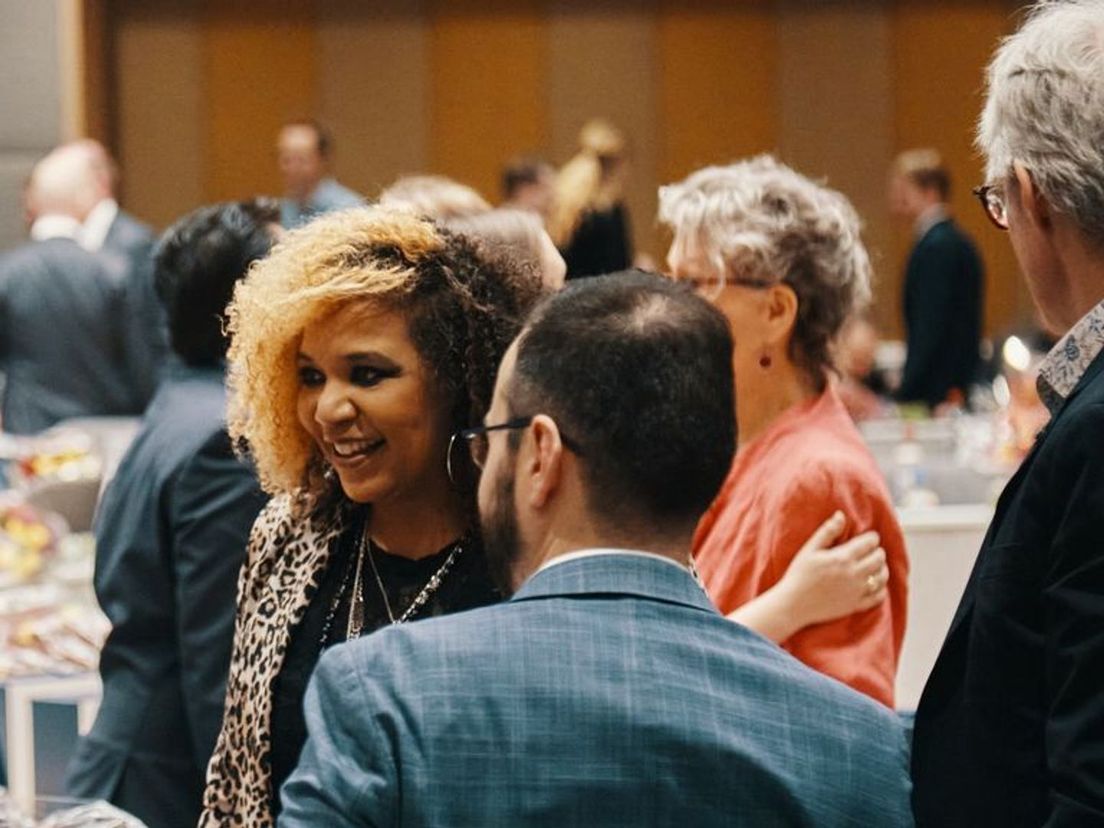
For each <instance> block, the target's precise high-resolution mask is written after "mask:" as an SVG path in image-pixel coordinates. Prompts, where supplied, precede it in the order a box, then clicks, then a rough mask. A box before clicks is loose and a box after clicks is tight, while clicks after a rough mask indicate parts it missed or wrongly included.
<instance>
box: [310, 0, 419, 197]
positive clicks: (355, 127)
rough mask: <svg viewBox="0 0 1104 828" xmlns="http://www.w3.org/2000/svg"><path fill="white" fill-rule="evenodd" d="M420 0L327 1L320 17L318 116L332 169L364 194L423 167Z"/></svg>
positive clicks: (368, 194) (370, 194)
mask: <svg viewBox="0 0 1104 828" xmlns="http://www.w3.org/2000/svg"><path fill="white" fill-rule="evenodd" d="M424 5H425V4H424V2H423V0H401V2H390V3H386V4H384V3H378V4H377V6H378V8H375V9H373V10H372V11H371V13H366V12H365V6H364V3H363V2H362V0H326V2H325V3H324V4H323V5H322V6H320V7H319V9H318V13H319V20H318V75H317V84H318V89H317V95H318V101H319V103H318V111H317V114H318V117H319V118H321V119H322V121H323V122H324V123H325V124H326V125H327V126H328V127H329V128H330V129H331V130H332V132H333V135H334V144H335V158H334V163H333V170H334V173H335V174H336V176H337V177H338V179H339V180H341V181H342V183H344V184H346V185H347V186H349V187H352V188H353V189H355V190H357V191H359V192H361V193H364V194H365V195H367V196H369V197H375V196H376V195H377V194H378V193H379V191H380V190H381V189H382V188H383V187H385V186H387V185H388V184H390V183H391V182H392V181H393V180H394V179H395V178H397V177H398V176H399V175H402V174H404V173H411V172H417V171H420V170H423V169H425V168H426V167H427V166H428V157H429V103H428V96H429V72H428V60H429V47H428V43H427V41H428V34H427V27H426V24H425V18H424Z"/></svg>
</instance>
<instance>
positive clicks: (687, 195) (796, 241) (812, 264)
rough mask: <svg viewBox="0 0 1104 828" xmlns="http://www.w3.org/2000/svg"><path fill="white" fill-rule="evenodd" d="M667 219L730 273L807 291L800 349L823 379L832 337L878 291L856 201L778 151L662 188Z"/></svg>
mask: <svg viewBox="0 0 1104 828" xmlns="http://www.w3.org/2000/svg"><path fill="white" fill-rule="evenodd" d="M659 219H660V221H662V222H664V223H665V224H668V225H670V226H671V228H672V229H673V230H674V231H675V235H676V242H677V241H678V239H679V238H681V239H683V240H687V239H692V240H693V241H695V242H696V243H697V244H698V245H699V249H700V251H701V253H702V254H703V255H704V256H705V257H706V258H707V259H708V260H709V261H710V262H711V263H712V265H713V269H714V271H715V272H716V274H717V278H718V282H720V281H722V280H723V279H724V278H725V277H726V276H727V277H729V278H740V279H753V280H756V281H763V282H768V283H772V284H773V283H785V284H787V285H789V286H790V287H791V288H792V289H793V291H794V293H796V294H797V301H798V310H797V321H796V323H795V325H794V333H793V337H792V338H791V341H790V356H791V358H792V359H793V360H794V361H795V363H797V364H798V365H800V366H802V367H803V368H805V369H806V370H807V371H809V373H810V374H811V375H812V376H813V377H814V379H816V380H817V381H818V382H819V381H821V380H822V379H823V377H824V371H825V369H827V368H830V367H832V348H831V345H832V342H833V340H834V339H835V338H836V335H837V334H838V333H839V331H840V329H841V328H842V327H843V323H844V322H845V321H846V320H847V319H848V317H850V316H851V315H852V314H853V313H854V312H855V311H856V310H857V309H858V308H860V307H863V306H865V305H866V303H867V302H868V301H869V299H870V278H871V273H870V258H869V256H868V255H867V252H866V247H865V246H864V245H863V242H862V239H861V230H862V223H861V222H860V220H859V216H858V214H857V213H856V212H855V209H854V207H852V206H851V202H849V201H848V200H847V198H846V197H845V196H844V195H843V194H842V193H839V192H836V191H835V190H830V189H828V188H827V187H823V186H821V185H819V184H817V183H815V182H813V181H811V180H809V179H808V178H806V177H805V176H803V175H801V174H799V173H797V172H795V171H794V170H792V169H791V168H789V167H787V166H786V165H785V164H782V163H780V162H778V161H777V160H775V159H774V158H772V157H771V156H769V155H760V156H758V157H756V158H752V159H749V160H746V161H741V162H739V163H736V164H732V165H730V166H727V167H706V168H705V169H701V170H698V171H697V172H695V173H693V174H692V175H690V177H688V178H687V179H686V180H685V181H682V182H680V183H678V184H669V185H668V186H666V187H661V188H660V190H659Z"/></svg>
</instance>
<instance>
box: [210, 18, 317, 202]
mask: <svg viewBox="0 0 1104 828" xmlns="http://www.w3.org/2000/svg"><path fill="white" fill-rule="evenodd" d="M201 25H202V31H203V70H204V77H203V90H204V99H205V102H206V110H207V117H206V119H205V121H204V124H205V128H206V129H205V141H204V149H203V154H204V158H205V160H206V164H205V172H206V178H205V181H204V188H203V189H204V195H205V197H206V198H207V199H208V200H223V199H235V198H247V197H249V196H252V195H256V194H258V193H269V194H278V193H279V192H280V191H281V189H282V185H281V183H280V176H279V173H278V170H277V168H276V154H275V149H274V147H275V142H276V134H277V132H278V131H279V129H280V126H281V124H283V123H284V122H285V121H287V120H289V119H292V118H301V117H304V116H310V115H312V114H314V110H315V105H316V88H317V84H316V66H315V34H316V24H315V10H314V3H313V2H310V0H299V2H289V1H287V0H285V2H279V1H278V0H235V2H225V0H206V2H205V3H204V4H203V14H202V18H201Z"/></svg>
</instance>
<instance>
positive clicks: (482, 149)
mask: <svg viewBox="0 0 1104 828" xmlns="http://www.w3.org/2000/svg"><path fill="white" fill-rule="evenodd" d="M428 14H429V27H430V36H429V43H430V51H429V64H430V67H429V72H430V118H429V123H430V141H429V144H430V153H429V157H430V162H431V171H432V172H439V173H443V174H445V175H449V176H452V177H454V178H456V179H458V180H460V181H463V182H464V183H466V184H469V185H471V186H473V187H475V188H476V189H477V190H479V191H480V192H481V193H482V194H483V195H484V196H485V197H486V198H488V199H490V200H492V201H495V200H497V199H498V196H499V175H500V172H501V169H502V165H503V163H504V162H505V161H506V160H507V159H508V158H509V157H510V156H512V155H514V154H516V153H519V152H534V151H540V150H541V149H543V147H544V145H545V136H546V132H547V130H546V101H545V95H544V85H543V83H542V80H543V71H542V70H543V66H544V44H545V41H544V37H543V29H544V22H543V19H542V15H541V3H540V2H539V0H432V2H431V3H430V6H429V9H428Z"/></svg>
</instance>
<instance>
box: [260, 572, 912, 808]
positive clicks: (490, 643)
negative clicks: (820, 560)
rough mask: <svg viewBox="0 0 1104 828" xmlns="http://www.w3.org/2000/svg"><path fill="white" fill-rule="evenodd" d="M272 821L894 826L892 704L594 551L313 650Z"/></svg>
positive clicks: (903, 752)
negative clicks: (316, 661)
mask: <svg viewBox="0 0 1104 828" xmlns="http://www.w3.org/2000/svg"><path fill="white" fill-rule="evenodd" d="M305 706H306V714H307V723H308V730H309V738H308V741H307V745H306V747H305V748H304V750H303V755H302V758H301V760H300V765H299V768H298V769H297V770H296V772H295V773H294V774H293V775H292V777H291V778H290V779H289V780H288V782H287V783H286V784H285V786H284V788H283V790H282V795H283V803H284V805H283V812H282V814H281V816H280V819H279V823H278V824H279V825H280V826H283V828H298V826H308V825H312V826H320V825H325V826H354V825H355V826H368V825H371V826H396V825H402V826H449V825H457V826H460V825H463V826H499V825H509V826H515V825H541V826H543V825H556V826H648V825H656V826H672V825H684V826H695V828H698V826H713V825H717V826H720V825H725V826H755V828H764V826H782V825H786V826H821V828H828V827H830V826H856V828H857V827H858V826H864V828H865V827H866V826H900V825H911V816H910V813H909V801H908V800H909V779H908V758H907V749H906V745H905V738H904V735H903V733H902V728H901V726H900V724H899V722H898V720H897V718H896V716H895V715H894V714H893V713H892V712H891V711H889V710H887V709H885V708H884V707H881V706H880V705H878V704H877V703H875V702H873V701H871V700H870V699H868V698H866V697H865V696H862V695H860V694H858V693H856V692H854V691H852V690H851V689H849V688H847V687H845V686H844V685H843V684H840V683H838V682H836V681H834V680H833V679H830V678H827V677H825V676H822V675H820V674H818V673H815V672H813V671H812V670H810V669H808V668H807V667H805V666H804V665H802V664H801V663H800V662H798V661H797V660H796V659H794V658H792V657H791V656H789V655H788V654H787V653H785V652H783V651H782V650H781V649H779V648H778V647H776V646H775V645H774V644H772V643H770V642H768V641H767V640H766V639H764V638H762V637H760V636H758V635H756V634H755V633H753V632H751V631H749V630H747V629H745V628H744V627H741V626H739V625H737V624H734V623H732V622H731V621H728V620H727V619H725V618H723V617H722V616H721V615H720V614H719V613H718V612H717V610H716V609H715V608H714V607H713V605H712V604H711V603H710V601H709V599H708V597H707V596H706V595H705V593H704V592H703V591H702V590H701V588H700V587H699V586H698V585H697V584H696V583H695V581H694V580H693V579H692V578H691V577H690V575H689V574H688V572H687V571H686V570H684V569H682V568H680V567H677V566H674V565H672V564H670V563H668V562H666V561H663V560H659V559H656V558H651V557H643V556H633V555H623V554H621V555H603V556H597V557H587V558H580V559H575V560H571V561H565V562H563V563H560V564H557V565H555V566H552V567H549V568H548V569H546V570H543V571H541V572H538V573H537V574H536V575H534V576H533V577H532V578H531V579H530V580H529V581H528V582H527V583H526V584H525V585H524V587H523V588H522V589H521V590H520V591H519V592H518V593H517V595H516V596H515V597H514V598H513V599H512V600H510V601H508V602H506V603H503V604H499V605H496V606H493V607H486V608H483V609H479V610H474V611H471V612H467V613H461V614H458V615H453V616H446V617H442V618H438V619H431V620H427V621H423V622H418V623H414V624H410V625H407V626H393V627H389V628H386V629H384V630H381V631H379V632H377V633H375V634H373V635H370V636H368V637H366V638H364V639H360V640H358V641H355V642H352V643H350V644H347V645H342V646H338V647H335V648H334V649H333V650H331V651H330V652H328V653H326V654H325V655H324V656H323V658H322V660H321V662H320V665H319V667H318V669H317V671H316V673H315V676H314V678H313V680H312V683H311V687H310V690H309V691H308V694H307V699H306V703H305Z"/></svg>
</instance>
